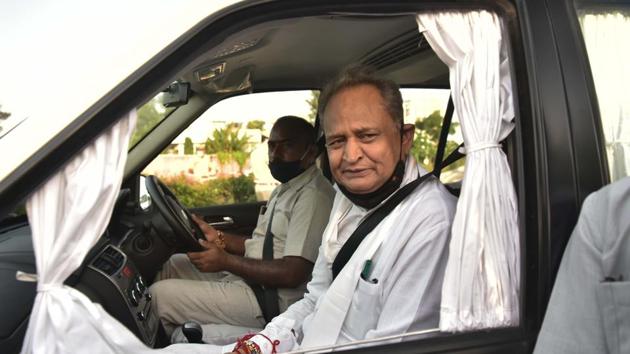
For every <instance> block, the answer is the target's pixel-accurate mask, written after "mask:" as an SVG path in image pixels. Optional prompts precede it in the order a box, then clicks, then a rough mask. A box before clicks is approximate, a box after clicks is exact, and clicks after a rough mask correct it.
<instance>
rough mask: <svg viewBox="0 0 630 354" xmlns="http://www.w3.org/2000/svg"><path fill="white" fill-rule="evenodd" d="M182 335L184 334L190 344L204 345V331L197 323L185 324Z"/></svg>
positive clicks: (188, 322) (189, 322)
mask: <svg viewBox="0 0 630 354" xmlns="http://www.w3.org/2000/svg"><path fill="white" fill-rule="evenodd" d="M182 333H184V336H185V337H186V339H188V343H199V344H202V343H203V341H202V340H201V338H202V337H203V329H202V328H201V325H200V324H199V323H197V322H195V321H187V322H185V323H184V325H183V326H182Z"/></svg>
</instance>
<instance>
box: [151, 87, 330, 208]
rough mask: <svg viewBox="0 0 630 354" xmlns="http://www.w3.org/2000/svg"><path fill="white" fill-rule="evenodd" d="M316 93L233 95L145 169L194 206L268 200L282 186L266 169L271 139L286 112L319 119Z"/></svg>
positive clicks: (176, 139) (180, 136)
mask: <svg viewBox="0 0 630 354" xmlns="http://www.w3.org/2000/svg"><path fill="white" fill-rule="evenodd" d="M318 95H319V92H317V91H310V90H308V91H306V90H305V91H284V92H269V93H257V94H249V95H242V96H236V97H231V98H228V99H225V100H223V101H221V102H219V103H217V104H215V105H214V106H212V107H210V109H208V110H207V111H206V112H205V113H204V114H203V115H201V117H199V119H197V120H196V121H195V122H194V123H193V124H191V125H190V127H188V128H187V129H186V130H184V131H183V132H182V133H181V134H180V135H179V136H178V137H177V138H175V139H174V140H173V141H172V142H171V144H170V145H169V146H168V147H167V148H166V149H165V150H164V151H163V152H162V153H161V154H160V155H158V156H157V157H156V158H155V159H154V160H153V161H152V162H151V163H150V164H149V165H148V166H147V167H146V168H145V169H144V171H143V174H144V175H149V174H153V175H156V176H158V177H159V178H160V179H161V180H162V181H163V182H164V183H165V184H166V185H167V186H168V187H169V188H170V189H171V190H172V191H173V193H175V194H176V195H177V197H178V199H179V200H180V201H181V202H182V204H184V205H185V206H187V207H189V208H194V207H202V206H209V205H221V204H234V203H247V202H255V201H264V200H268V199H269V195H270V194H271V191H272V190H273V189H274V188H275V187H276V186H277V185H278V184H279V182H278V181H276V180H275V179H274V178H273V177H272V176H271V173H270V172H269V168H268V167H267V163H268V157H267V137H268V136H269V132H270V130H271V127H272V126H273V123H274V122H275V120H276V119H277V118H280V117H282V116H285V115H295V116H299V117H303V118H305V119H307V120H309V121H310V122H314V121H315V114H316V111H317V97H318Z"/></svg>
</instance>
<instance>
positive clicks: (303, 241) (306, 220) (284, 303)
mask: <svg viewBox="0 0 630 354" xmlns="http://www.w3.org/2000/svg"><path fill="white" fill-rule="evenodd" d="M334 195H335V190H334V189H333V187H332V186H331V184H330V183H329V182H328V180H327V179H326V178H325V177H324V176H323V175H322V173H321V171H320V170H319V169H318V168H317V167H316V166H311V167H310V168H308V169H307V170H306V171H304V172H303V173H302V174H300V175H299V176H297V177H295V178H293V179H292V180H290V181H288V182H286V183H283V184H281V185H279V186H278V187H276V189H274V190H273V192H272V193H271V198H270V199H269V202H268V203H267V206H266V209H264V212H263V213H262V214H261V215H260V216H259V217H258V224H257V226H256V229H255V230H254V232H253V235H252V238H251V239H249V240H247V241H245V257H249V258H255V259H262V252H263V244H264V241H265V234H266V232H267V225H268V223H269V219H270V217H271V213H272V210H274V215H273V222H272V224H271V232H272V233H273V235H274V242H273V256H274V258H275V259H279V258H282V257H285V256H296V257H302V258H304V259H306V260H308V261H310V262H312V263H315V260H316V259H317V254H318V249H319V245H320V244H321V240H322V234H323V232H324V228H325V227H326V224H327V223H328V217H329V215H330V209H331V208H332V203H333V199H334ZM274 204H275V209H274ZM305 291H306V282H305V283H304V284H301V285H300V286H299V287H297V288H293V289H278V297H279V302H280V311H285V310H286V309H287V307H288V306H289V305H291V304H292V303H294V302H295V301H297V300H299V299H301V298H302V297H303V296H304V292H305Z"/></svg>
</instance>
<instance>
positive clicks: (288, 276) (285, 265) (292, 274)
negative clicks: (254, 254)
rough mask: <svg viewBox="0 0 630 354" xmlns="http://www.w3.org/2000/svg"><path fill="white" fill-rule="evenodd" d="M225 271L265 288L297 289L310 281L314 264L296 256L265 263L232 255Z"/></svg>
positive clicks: (228, 259) (228, 258)
mask: <svg viewBox="0 0 630 354" xmlns="http://www.w3.org/2000/svg"><path fill="white" fill-rule="evenodd" d="M225 270H227V271H228V272H231V273H233V274H236V275H238V276H240V277H242V278H245V279H247V280H249V281H252V282H254V283H257V284H261V285H263V286H267V287H272V288H296V287H298V286H299V285H300V284H302V283H305V282H306V281H307V280H308V278H309V277H310V275H311V271H312V270H313V263H311V262H310V261H307V260H306V259H304V258H302V257H295V256H287V257H283V258H280V259H274V260H269V261H263V260H258V259H252V258H245V257H238V256H232V255H230V256H228V257H227V258H226V262H225Z"/></svg>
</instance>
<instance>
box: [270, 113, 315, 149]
mask: <svg viewBox="0 0 630 354" xmlns="http://www.w3.org/2000/svg"><path fill="white" fill-rule="evenodd" d="M278 124H282V125H283V126H286V127H287V128H288V129H289V130H290V131H292V132H294V133H295V136H296V137H298V138H299V140H302V141H304V142H306V143H307V145H314V144H315V135H316V134H315V128H314V127H313V125H312V124H311V123H309V122H308V121H307V120H306V119H304V118H300V117H297V116H283V117H280V118H278V119H277V120H276V122H275V123H273V126H274V127H275V126H276V125H278ZM272 129H273V128H272Z"/></svg>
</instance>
